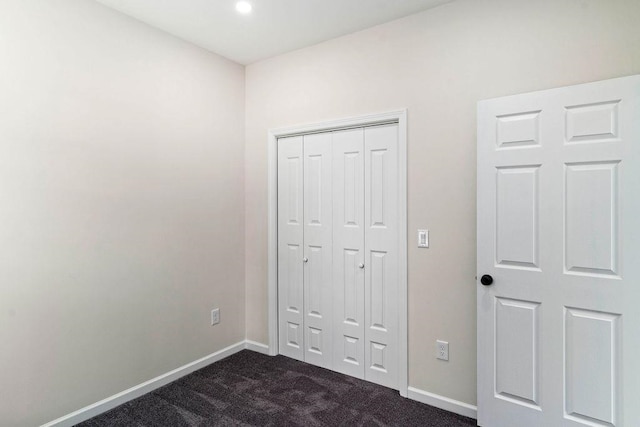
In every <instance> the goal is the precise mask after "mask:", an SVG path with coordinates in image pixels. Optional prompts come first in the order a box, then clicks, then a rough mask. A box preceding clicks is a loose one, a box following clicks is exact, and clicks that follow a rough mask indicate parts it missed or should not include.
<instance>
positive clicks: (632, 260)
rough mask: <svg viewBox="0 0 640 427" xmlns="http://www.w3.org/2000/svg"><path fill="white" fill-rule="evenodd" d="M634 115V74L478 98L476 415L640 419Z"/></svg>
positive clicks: (492, 420)
mask: <svg viewBox="0 0 640 427" xmlns="http://www.w3.org/2000/svg"><path fill="white" fill-rule="evenodd" d="M639 117H640V77H639V76H633V77H627V78H621V79H614V80H608V81H603V82H597V83H591V84H585V85H578V86H572V87H566V88H560V89H554V90H549V91H543V92H536V93H530V94H525V95H518V96H512V97H506V98H500V99H494V100H489V101H483V102H480V103H479V104H478V280H479V283H478V423H479V424H480V425H482V426H485V427H500V426H505V427H507V426H508V427H511V426H515V425H517V426H525V427H526V426H623V425H626V426H637V425H640V405H639V404H638V403H639V402H640V309H638V306H639V304H640V262H638V257H639V254H640V243H639V242H640V120H639ZM483 275H487V276H491V277H492V279H493V283H492V284H490V285H488V286H483V285H482V284H480V281H481V280H482V276H483ZM485 279H487V278H485ZM487 283H488V281H487Z"/></svg>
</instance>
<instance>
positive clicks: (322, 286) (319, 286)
mask: <svg viewBox="0 0 640 427" xmlns="http://www.w3.org/2000/svg"><path fill="white" fill-rule="evenodd" d="M331 174H332V169H331V133H320V134H314V135H305V136H304V256H305V258H304V310H305V316H304V323H305V328H304V329H305V354H304V358H305V359H304V360H305V361H306V362H308V363H311V364H314V365H318V366H322V367H325V368H330V367H331V359H332V352H331V347H332V346H331V344H332V339H333V336H332V333H331V325H332V323H333V319H332V317H331V316H332V309H331V308H332V292H331V291H332V288H331V280H332V267H331V266H332V251H331V246H332V237H333V236H332V235H333V233H332V226H331V224H332V219H333V218H332V213H331V211H332V206H331V205H332V198H331V192H332V188H331Z"/></svg>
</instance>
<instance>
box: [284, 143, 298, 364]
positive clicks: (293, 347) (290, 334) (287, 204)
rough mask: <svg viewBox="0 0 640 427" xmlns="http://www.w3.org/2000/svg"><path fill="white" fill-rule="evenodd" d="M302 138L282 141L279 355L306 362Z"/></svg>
mask: <svg viewBox="0 0 640 427" xmlns="http://www.w3.org/2000/svg"><path fill="white" fill-rule="evenodd" d="M302 142H303V139H302V137H291V138H281V139H279V140H278V335H279V340H278V342H279V352H280V354H283V355H285V356H288V357H291V358H294V359H298V360H304V337H303V331H304V318H303V317H304V316H303V305H304V293H303V291H304V290H303V258H304V247H303V227H304V222H303V212H304V209H303V163H304V160H303V156H302Z"/></svg>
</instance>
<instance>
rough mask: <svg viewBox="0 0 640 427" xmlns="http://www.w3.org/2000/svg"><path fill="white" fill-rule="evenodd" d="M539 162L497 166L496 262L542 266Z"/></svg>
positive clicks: (534, 267) (520, 265) (522, 266)
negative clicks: (539, 230) (539, 240)
mask: <svg viewBox="0 0 640 427" xmlns="http://www.w3.org/2000/svg"><path fill="white" fill-rule="evenodd" d="M539 168H540V166H539V165H533V166H515V167H500V168H498V169H497V174H496V177H497V184H496V185H497V195H496V197H497V200H498V206H497V208H496V209H497V210H496V231H497V236H496V262H497V264H498V265H499V266H500V267H512V268H513V267H516V268H518V267H519V268H532V269H538V268H539V264H538V213H539V207H538V170H539Z"/></svg>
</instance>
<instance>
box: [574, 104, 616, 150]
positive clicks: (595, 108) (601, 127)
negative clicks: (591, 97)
mask: <svg viewBox="0 0 640 427" xmlns="http://www.w3.org/2000/svg"><path fill="white" fill-rule="evenodd" d="M619 103H620V101H619V100H615V101H609V102H598V103H595V104H587V105H573V106H567V107H566V111H567V114H566V138H567V139H566V141H567V142H568V143H580V142H606V141H612V140H616V139H617V138H618V104H619Z"/></svg>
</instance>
